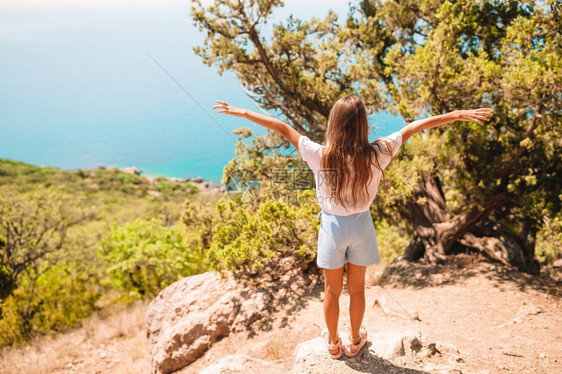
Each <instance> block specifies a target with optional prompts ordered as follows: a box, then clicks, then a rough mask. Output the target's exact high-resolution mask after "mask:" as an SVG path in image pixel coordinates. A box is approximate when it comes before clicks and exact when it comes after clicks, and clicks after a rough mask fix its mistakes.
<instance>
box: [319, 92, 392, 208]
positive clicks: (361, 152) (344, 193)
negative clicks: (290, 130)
mask: <svg viewBox="0 0 562 374" xmlns="http://www.w3.org/2000/svg"><path fill="white" fill-rule="evenodd" d="M326 146H327V147H326V149H324V152H323V154H322V160H321V168H322V171H323V172H324V182H325V183H327V187H328V191H330V193H331V195H332V196H333V197H335V199H336V202H337V203H338V204H339V205H341V206H343V207H344V208H345V210H349V209H348V204H347V202H346V200H347V199H346V197H349V196H351V198H352V200H353V206H355V205H356V204H357V202H358V201H361V202H366V201H367V199H368V198H369V195H368V188H367V187H368V185H369V183H370V182H371V179H372V178H373V175H372V174H373V173H372V168H371V165H373V164H374V165H375V167H377V168H378V169H379V170H381V172H382V167H381V166H380V154H381V152H382V153H385V154H388V155H392V150H391V147H390V144H389V143H388V142H387V141H386V140H382V139H378V140H376V141H375V142H373V143H369V123H368V122H367V111H366V109H365V106H364V105H363V102H362V101H361V99H359V98H358V97H357V96H344V97H342V98H340V99H339V100H338V101H336V103H335V104H334V106H333V107H332V109H331V110H330V117H329V119H328V128H327V130H326Z"/></svg>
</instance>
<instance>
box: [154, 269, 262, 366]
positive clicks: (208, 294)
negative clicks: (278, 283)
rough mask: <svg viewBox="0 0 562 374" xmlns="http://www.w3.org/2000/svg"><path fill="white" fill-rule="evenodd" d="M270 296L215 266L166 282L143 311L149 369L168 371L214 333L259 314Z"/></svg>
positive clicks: (200, 350) (238, 327)
mask: <svg viewBox="0 0 562 374" xmlns="http://www.w3.org/2000/svg"><path fill="white" fill-rule="evenodd" d="M271 297H272V296H271V295H270V294H269V293H267V292H265V291H263V290H257V289H248V288H246V289H244V288H242V287H241V286H240V285H239V284H238V283H237V282H236V281H235V280H233V279H232V278H231V277H228V276H227V277H225V278H221V276H220V274H219V273H216V272H209V273H203V274H198V275H194V276H190V277H187V278H184V279H181V280H179V281H177V282H175V283H173V284H171V285H170V286H168V287H166V288H165V289H164V290H162V291H161V292H160V293H159V294H158V296H157V297H156V298H155V299H154V300H153V301H152V302H151V303H150V305H149V306H148V309H147V312H146V326H147V338H148V349H149V353H150V356H151V367H152V372H153V373H171V372H173V371H176V370H179V369H181V368H183V367H185V366H186V365H189V364H190V363H191V362H193V361H195V360H196V359H197V358H198V357H199V356H201V355H202V354H203V353H204V352H205V351H206V350H207V349H208V348H209V347H210V346H211V344H213V343H214V342H215V341H217V340H218V339H219V338H221V337H223V336H225V335H228V334H229V333H230V332H231V331H238V330H242V329H244V328H246V327H248V326H250V325H251V324H252V323H253V322H255V321H257V320H259V319H261V318H263V317H264V316H265V315H266V313H267V307H268V303H269V301H270V300H271Z"/></svg>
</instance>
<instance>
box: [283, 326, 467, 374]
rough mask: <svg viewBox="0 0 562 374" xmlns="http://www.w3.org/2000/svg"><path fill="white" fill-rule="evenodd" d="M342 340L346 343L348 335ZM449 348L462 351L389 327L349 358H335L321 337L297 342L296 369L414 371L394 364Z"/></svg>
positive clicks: (314, 370)
mask: <svg viewBox="0 0 562 374" xmlns="http://www.w3.org/2000/svg"><path fill="white" fill-rule="evenodd" d="M342 340H343V342H344V343H346V341H345V339H343V337H342ZM445 351H447V352H448V353H451V352H452V353H453V354H455V355H456V356H455V357H460V356H459V355H458V350H456V347H454V346H452V345H449V344H445V343H439V342H435V341H432V340H431V339H429V338H427V337H424V336H423V335H422V333H421V332H420V331H413V330H410V331H385V332H379V333H376V334H370V335H369V338H368V341H367V344H366V346H365V347H363V348H362V350H361V352H360V353H359V354H358V355H357V356H355V357H353V358H348V357H346V356H345V355H344V356H342V358H340V359H339V360H333V359H331V358H330V357H329V356H328V354H327V351H326V346H325V343H324V340H323V339H322V338H321V337H318V338H315V339H312V340H308V341H306V342H303V343H301V344H299V345H297V347H296V349H295V361H294V364H293V373H294V374H297V373H299V374H300V373H309V374H315V373H318V374H320V373H357V372H369V373H390V372H393V373H412V372H415V371H411V369H405V368H402V367H400V366H395V365H394V364H400V365H402V364H405V363H407V362H412V361H414V360H416V361H417V362H418V363H420V362H422V360H423V359H425V358H428V357H431V356H433V355H436V354H437V355H441V354H442V352H445Z"/></svg>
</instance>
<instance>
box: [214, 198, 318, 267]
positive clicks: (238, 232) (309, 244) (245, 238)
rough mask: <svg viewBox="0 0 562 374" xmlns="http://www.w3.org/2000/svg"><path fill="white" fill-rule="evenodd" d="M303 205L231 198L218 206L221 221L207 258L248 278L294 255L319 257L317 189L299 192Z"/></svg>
mask: <svg viewBox="0 0 562 374" xmlns="http://www.w3.org/2000/svg"><path fill="white" fill-rule="evenodd" d="M294 197H295V198H296V199H297V201H299V200H300V201H305V203H301V204H293V203H286V202H284V201H283V200H282V199H279V200H274V199H267V200H265V201H262V202H260V203H259V204H257V205H238V204H235V203H233V202H232V201H227V202H220V203H218V204H217V205H216V211H217V213H218V221H217V222H220V224H218V225H217V226H216V231H215V232H214V235H213V236H212V241H211V243H210V248H209V250H208V252H207V261H208V262H209V264H210V265H211V266H212V267H213V268H214V269H217V270H229V271H231V272H232V273H233V274H235V275H237V276H240V277H243V278H247V277H253V276H257V275H260V274H262V273H263V271H264V269H265V267H266V266H267V265H271V264H274V263H275V262H277V261H279V260H280V259H281V258H283V257H288V256H294V257H296V258H297V259H298V260H299V261H301V262H311V261H312V260H314V258H315V257H316V238H317V235H318V229H319V219H317V218H316V215H317V214H318V211H319V208H318V206H317V205H316V204H314V203H311V202H313V201H314V191H311V190H309V191H299V192H297V193H296V194H295V195H294Z"/></svg>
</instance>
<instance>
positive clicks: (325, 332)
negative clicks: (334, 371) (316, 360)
mask: <svg viewBox="0 0 562 374" xmlns="http://www.w3.org/2000/svg"><path fill="white" fill-rule="evenodd" d="M320 336H322V338H323V339H324V341H325V342H326V346H327V348H328V353H329V354H330V357H332V358H333V359H334V360H337V359H338V358H340V357H341V356H343V348H342V346H341V338H340V333H339V332H338V342H337V343H336V344H330V343H329V341H330V333H329V332H328V329H324V330H322V333H321V334H320ZM336 348H338V353H336V354H333V353H332V352H330V350H334V349H336Z"/></svg>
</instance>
